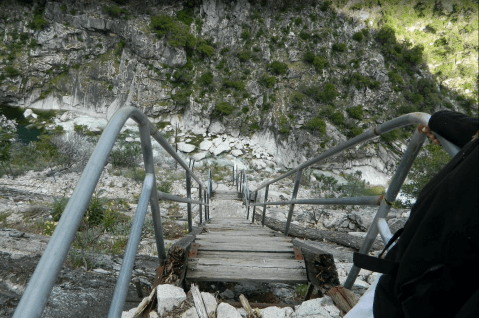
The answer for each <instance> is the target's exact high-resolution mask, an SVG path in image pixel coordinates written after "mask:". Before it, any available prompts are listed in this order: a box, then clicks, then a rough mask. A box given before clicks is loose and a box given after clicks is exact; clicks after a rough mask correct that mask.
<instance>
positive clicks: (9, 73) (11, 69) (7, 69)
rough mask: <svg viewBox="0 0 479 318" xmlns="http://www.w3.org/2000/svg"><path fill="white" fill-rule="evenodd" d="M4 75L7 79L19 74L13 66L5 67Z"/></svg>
mask: <svg viewBox="0 0 479 318" xmlns="http://www.w3.org/2000/svg"><path fill="white" fill-rule="evenodd" d="M5 74H6V75H7V76H8V77H15V76H18V75H20V72H19V71H18V70H17V69H16V68H14V67H13V66H11V65H7V67H5Z"/></svg>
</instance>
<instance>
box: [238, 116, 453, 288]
mask: <svg viewBox="0 0 479 318" xmlns="http://www.w3.org/2000/svg"><path fill="white" fill-rule="evenodd" d="M430 117H431V115H429V114H426V113H410V114H406V115H403V116H400V117H397V118H394V119H392V120H390V121H387V122H385V123H383V124H381V125H379V126H376V127H374V128H371V129H369V130H367V131H366V132H364V133H362V134H360V135H358V136H356V137H354V138H352V139H350V140H348V141H346V142H344V143H342V144H340V145H338V146H336V147H333V148H331V149H329V150H327V151H325V152H324V153H322V154H320V155H319V156H317V157H315V158H313V159H310V160H308V161H307V162H305V163H303V164H300V165H298V166H297V167H295V168H294V169H292V170H291V171H289V172H287V173H284V174H282V175H281V176H279V177H277V178H275V179H273V180H270V181H267V182H264V183H262V184H261V185H259V186H258V187H256V189H255V190H254V191H253V193H255V202H254V203H253V204H252V206H253V215H254V214H255V207H256V206H262V207H263V215H262V220H261V224H262V225H263V226H264V220H265V215H266V206H267V205H289V206H290V208H289V213H288V217H287V221H286V226H285V230H284V234H285V235H286V236H287V235H288V232H289V227H290V224H291V219H292V216H293V211H294V206H295V204H320V205H333V204H337V205H379V209H378V212H377V213H376V215H375V217H374V220H373V222H372V224H371V226H370V227H369V229H368V232H367V234H366V237H365V239H364V242H363V245H362V246H361V248H360V250H359V253H362V254H367V253H368V252H369V251H370V249H371V247H372V245H373V243H374V240H375V239H376V237H377V235H378V232H379V233H380V234H381V237H382V239H383V240H384V243H385V244H386V243H387V242H388V241H389V239H390V238H391V232H390V230H389V228H388V227H387V223H385V222H383V220H385V218H386V216H387V214H388V213H389V210H390V209H391V205H392V203H393V202H394V201H395V200H396V196H397V195H398V193H399V190H400V188H401V186H402V184H403V183H404V180H405V179H406V176H407V174H408V172H409V170H410V169H411V166H412V164H413V162H414V160H415V158H416V157H417V155H418V153H419V150H420V149H421V146H422V144H423V143H424V140H425V139H426V135H425V134H423V133H421V132H419V130H416V131H415V133H414V135H413V137H412V138H411V140H410V142H409V144H408V146H407V148H406V151H405V153H404V156H403V158H402V159H401V162H400V163H399V165H398V168H397V170H396V172H395V174H394V176H393V177H392V179H391V183H390V185H389V187H388V190H387V191H386V194H385V195H383V196H376V197H358V198H324V199H296V196H297V194H298V190H299V185H300V181H301V177H302V171H303V169H305V168H307V167H310V166H311V165H313V164H316V163H318V162H320V161H322V160H325V159H327V158H329V157H331V156H334V155H337V154H339V153H341V152H343V151H345V150H346V149H349V148H351V147H353V146H355V145H357V144H359V143H362V142H365V141H368V140H371V139H373V138H376V137H378V136H380V135H382V134H385V133H387V132H390V131H392V130H395V129H398V128H402V127H405V126H408V125H414V124H422V125H424V126H427V124H428V122H429V118H430ZM434 135H435V136H436V138H437V139H438V140H439V142H440V143H441V145H442V146H443V147H444V149H445V150H446V152H447V153H448V154H449V155H450V156H451V157H453V156H455V155H456V154H457V153H458V152H459V150H460V149H459V147H457V146H456V145H454V144H452V143H451V142H449V141H447V140H446V139H444V138H443V137H441V136H440V135H438V134H437V133H434ZM243 173H244V171H243ZM294 173H296V178H295V182H294V187H293V193H292V195H291V199H290V200H289V201H281V202H268V191H269V186H270V185H271V184H273V183H275V182H277V181H279V180H282V179H284V178H286V177H288V176H291V175H293V174H294ZM244 178H246V176H244ZM246 186H247V185H246ZM263 188H265V195H264V202H263V203H258V202H256V198H257V194H258V191H259V190H261V189H263ZM240 192H243V193H244V194H245V198H246V194H247V193H249V189H242V188H241V186H240ZM248 198H249V196H248ZM246 207H247V208H248V213H247V218H248V216H249V205H247V206H246ZM253 221H254V217H253ZM359 270H360V269H359V268H358V267H356V266H355V265H353V266H352V268H351V270H350V272H349V275H348V277H347V279H346V281H345V283H344V287H346V288H351V286H352V285H353V284H354V281H355V280H356V277H357V276H358V274H359Z"/></svg>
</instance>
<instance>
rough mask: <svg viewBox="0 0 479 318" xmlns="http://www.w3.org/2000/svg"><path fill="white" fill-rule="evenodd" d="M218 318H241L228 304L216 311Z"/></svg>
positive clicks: (221, 305)
mask: <svg viewBox="0 0 479 318" xmlns="http://www.w3.org/2000/svg"><path fill="white" fill-rule="evenodd" d="M216 318H241V315H240V313H239V312H238V311H237V310H236V308H235V307H233V306H231V305H230V304H227V303H221V304H219V305H218V309H217V310H216Z"/></svg>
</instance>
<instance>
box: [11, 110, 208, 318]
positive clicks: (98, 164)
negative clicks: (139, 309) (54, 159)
mask: <svg viewBox="0 0 479 318" xmlns="http://www.w3.org/2000/svg"><path fill="white" fill-rule="evenodd" d="M130 117H131V118H132V119H133V120H135V121H136V122H137V123H138V125H139V131H140V142H141V149H142V154H143V161H144V166H145V174H146V176H145V180H144V184H143V189H142V192H141V194H140V198H139V202H138V206H137V212H136V214H135V218H134V221H133V225H132V230H131V233H130V237H129V239H128V244H127V248H126V251H125V256H124V259H123V263H122V267H121V270H120V274H119V278H118V282H117V285H116V288H115V293H114V297H113V300H112V303H111V306H110V312H109V316H108V317H120V316H121V309H122V308H123V304H124V302H125V297H126V291H127V289H128V284H129V279H130V278H131V271H132V268H133V262H134V256H135V255H136V250H137V248H138V243H139V239H140V235H141V227H142V226H143V221H144V217H145V215H146V211H147V206H148V201H149V203H150V207H151V213H152V217H153V226H154V230H155V238H156V247H157V251H158V258H159V262H160V264H161V263H162V262H163V261H164V259H165V257H166V252H165V245H164V241H163V229H162V225H161V216H160V208H159V198H160V197H161V198H163V199H174V200H173V201H176V200H178V198H179V197H176V196H171V195H166V194H164V193H160V192H159V191H153V188H156V179H155V169H154V164H153V151H152V147H151V137H153V138H154V139H155V140H156V141H157V142H158V143H159V144H160V145H161V146H162V147H163V149H165V151H166V152H168V153H169V154H170V155H171V156H172V157H173V158H174V159H175V161H176V162H177V163H179V164H180V166H181V167H183V169H185V171H186V175H187V178H186V180H187V191H189V195H188V199H187V200H188V201H187V204H188V206H189V208H188V210H189V211H188V212H189V213H188V225H189V230H190V231H191V226H190V224H191V218H192V215H191V204H192V203H193V204H199V205H200V206H201V205H204V206H205V207H208V206H209V198H210V195H211V173H209V180H208V192H207V196H205V198H204V202H201V201H195V200H192V199H191V182H190V181H189V179H190V177H191V178H193V179H194V180H195V181H196V182H197V183H198V185H199V191H200V192H201V191H202V190H203V189H206V187H205V185H204V184H203V183H202V182H201V181H200V179H199V178H198V177H197V176H196V175H195V174H194V173H193V172H192V170H190V168H189V167H188V165H187V164H186V163H185V162H184V161H183V160H182V159H181V158H180V156H179V155H178V154H177V153H176V152H175V150H174V149H173V147H171V145H170V144H169V143H168V141H167V140H166V139H165V138H164V137H163V136H162V135H161V133H160V132H159V131H158V130H157V129H156V127H155V126H154V125H153V124H152V123H151V122H150V121H149V120H148V118H147V117H146V115H144V114H143V113H142V112H141V111H140V110H138V109H137V108H135V107H122V108H120V109H119V110H118V111H117V112H116V113H115V114H114V115H113V117H112V118H111V119H110V121H109V123H108V125H107V126H106V128H105V130H104V131H103V133H102V135H101V137H100V139H99V141H98V143H97V146H96V147H95V149H94V151H93V153H92V155H91V157H90V159H89V161H88V163H87V165H86V166H85V169H84V170H83V173H82V175H81V177H80V180H79V181H78V183H77V186H76V187H75V190H74V191H73V194H72V196H71V198H70V199H69V200H68V203H67V205H66V207H65V209H64V211H63V213H62V217H61V218H60V221H59V222H58V224H57V226H56V228H55V231H54V232H53V235H52V237H51V238H50V241H49V243H48V245H47V247H46V249H45V252H44V253H43V255H42V257H41V259H40V261H39V263H38V265H37V267H36V269H35V271H34V273H33V275H32V277H31V279H30V281H29V283H28V286H27V288H26V289H25V292H24V293H23V296H22V298H21V299H20V302H19V303H18V306H17V308H16V310H15V313H14V315H13V317H14V318H23V317H40V315H41V314H42V312H43V309H44V307H45V305H46V303H47V301H48V297H49V296H50V293H51V291H52V289H53V286H54V284H55V281H56V278H57V276H58V273H59V272H60V270H61V267H62V265H63V263H64V261H65V259H66V257H67V255H68V251H69V250H70V246H71V245H72V243H73V240H74V239H75V234H76V232H77V231H78V228H79V227H80V224H81V221H82V219H83V215H84V213H85V210H86V207H87V205H88V203H89V201H90V198H91V196H92V194H93V191H94V190H95V187H96V185H97V183H98V181H99V179H100V176H101V173H102V171H103V168H104V166H105V164H106V163H107V160H108V157H109V155H110V152H111V150H112V149H113V145H114V144H115V141H116V138H117V137H118V135H119V134H120V130H121V128H122V127H123V125H124V124H125V122H126V121H127V120H128V119H129V118H130ZM188 188H189V189H188ZM205 212H206V211H205ZM200 213H201V210H200ZM206 219H207V217H206V215H205V220H206Z"/></svg>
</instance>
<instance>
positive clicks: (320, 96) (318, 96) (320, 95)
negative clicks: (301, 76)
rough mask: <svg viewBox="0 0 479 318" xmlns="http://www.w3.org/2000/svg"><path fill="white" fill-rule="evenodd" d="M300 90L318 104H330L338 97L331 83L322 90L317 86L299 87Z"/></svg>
mask: <svg viewBox="0 0 479 318" xmlns="http://www.w3.org/2000/svg"><path fill="white" fill-rule="evenodd" d="M300 90H301V92H302V93H304V94H305V95H307V96H309V97H311V98H312V99H314V100H315V101H316V102H318V103H330V102H332V101H333V100H334V99H335V98H336V97H337V96H338V95H339V93H338V91H337V90H336V86H335V85H334V84H333V83H326V84H324V86H323V89H321V88H320V87H318V86H310V87H301V89H300Z"/></svg>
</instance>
